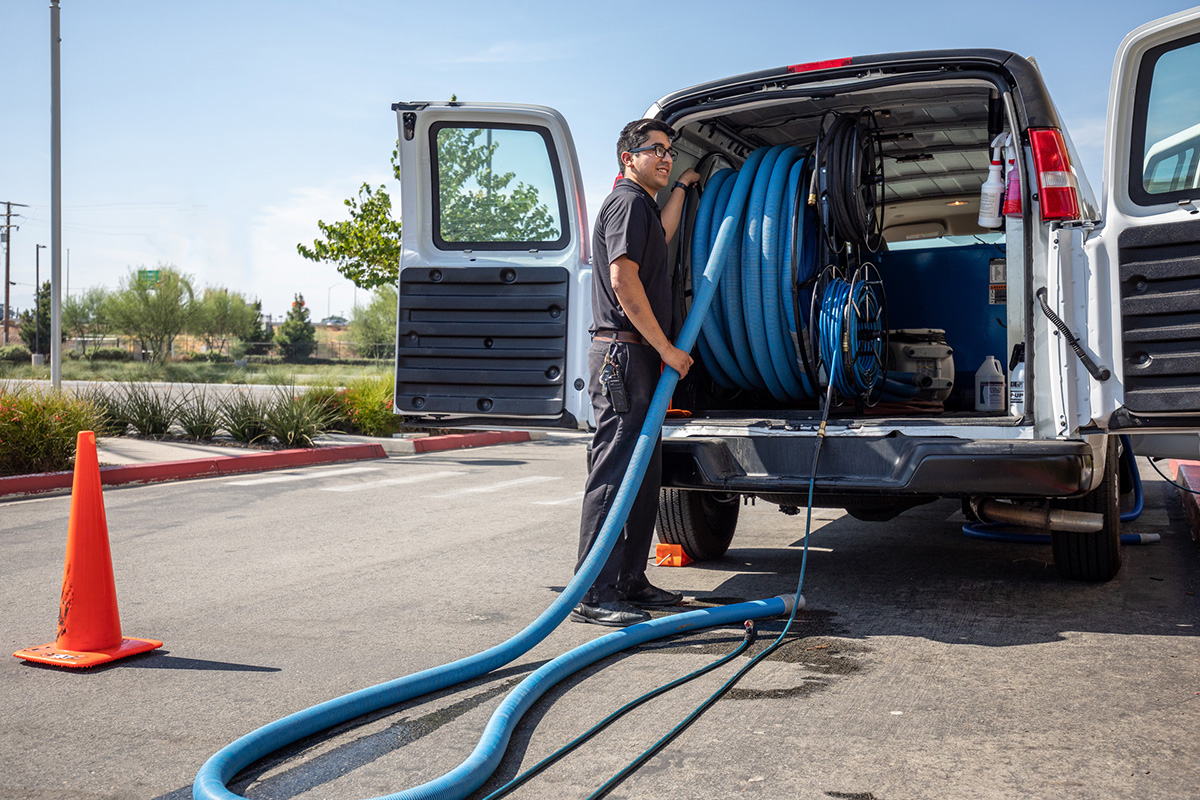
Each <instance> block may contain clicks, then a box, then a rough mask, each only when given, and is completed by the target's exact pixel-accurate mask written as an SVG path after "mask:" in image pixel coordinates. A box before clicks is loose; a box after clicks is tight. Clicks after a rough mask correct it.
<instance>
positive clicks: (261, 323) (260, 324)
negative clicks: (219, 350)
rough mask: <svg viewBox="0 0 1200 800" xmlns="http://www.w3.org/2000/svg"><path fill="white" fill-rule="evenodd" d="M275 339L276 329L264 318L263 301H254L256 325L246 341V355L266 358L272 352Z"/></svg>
mask: <svg viewBox="0 0 1200 800" xmlns="http://www.w3.org/2000/svg"><path fill="white" fill-rule="evenodd" d="M274 339H275V329H274V328H272V327H271V325H270V324H269V323H268V322H267V321H266V320H265V319H264V318H263V313H262V300H255V301H254V324H253V325H251V326H250V333H248V334H247V335H246V337H245V339H244V341H245V342H246V346H245V348H244V350H243V352H244V353H249V354H250V355H253V356H265V355H266V354H267V353H268V352H270V350H271V342H272V341H274Z"/></svg>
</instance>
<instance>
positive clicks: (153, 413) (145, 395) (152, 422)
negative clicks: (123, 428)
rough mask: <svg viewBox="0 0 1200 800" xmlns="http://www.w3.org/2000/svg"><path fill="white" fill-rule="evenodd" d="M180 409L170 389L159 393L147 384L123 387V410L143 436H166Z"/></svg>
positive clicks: (132, 384) (133, 384) (130, 384)
mask: <svg viewBox="0 0 1200 800" xmlns="http://www.w3.org/2000/svg"><path fill="white" fill-rule="evenodd" d="M177 407H178V403H177V402H176V400H175V398H174V396H173V392H172V390H171V389H170V388H167V389H164V390H162V391H159V390H157V389H155V388H154V387H152V386H150V385H149V384H146V383H126V384H124V385H123V386H122V387H121V410H122V413H123V414H124V416H125V417H126V418H127V419H128V420H129V422H130V424H131V425H133V427H135V428H137V430H138V433H140V434H142V435H143V436H152V437H159V436H165V435H166V433H167V431H168V430H169V429H170V427H171V424H172V423H173V422H174V421H175V413H176V410H177Z"/></svg>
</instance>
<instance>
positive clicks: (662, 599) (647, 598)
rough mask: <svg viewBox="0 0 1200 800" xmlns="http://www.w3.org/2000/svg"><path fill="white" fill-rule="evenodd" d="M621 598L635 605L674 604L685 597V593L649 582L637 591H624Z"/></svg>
mask: <svg viewBox="0 0 1200 800" xmlns="http://www.w3.org/2000/svg"><path fill="white" fill-rule="evenodd" d="M621 599H622V600H624V601H625V602H627V603H632V604H633V605H635V606H651V607H656V606H673V605H675V604H676V603H678V602H679V601H680V600H682V599H683V595H681V594H680V593H679V592H669V591H667V590H666V589H660V588H658V587H657V586H653V585H651V584H649V583H647V584H646V585H645V586H643V587H642V588H641V589H638V590H637V591H634V592H622V593H621Z"/></svg>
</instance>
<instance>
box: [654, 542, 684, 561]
mask: <svg viewBox="0 0 1200 800" xmlns="http://www.w3.org/2000/svg"><path fill="white" fill-rule="evenodd" d="M690 563H692V559H691V556H689V555H688V554H687V553H685V552H683V545H680V544H662V543H661V542H660V543H659V545H658V548H657V549H656V550H655V551H654V566H656V567H686V566H687V565H688V564H690Z"/></svg>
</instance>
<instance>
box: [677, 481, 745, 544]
mask: <svg viewBox="0 0 1200 800" xmlns="http://www.w3.org/2000/svg"><path fill="white" fill-rule="evenodd" d="M739 499H740V498H739V495H737V494H727V493H723V492H698V491H694V490H689V489H663V490H662V491H661V492H660V493H659V497H658V540H659V541H660V542H662V543H663V544H677V545H681V546H682V547H683V552H684V553H686V554H687V556H688V558H690V559H692V561H711V560H713V559H715V558H720V557H721V556H723V555H725V551H726V550H728V549H729V543H730V542H731V541H733V532H734V530H735V529H736V528H737V521H738V510H739V508H740V503H739V502H738V500H739Z"/></svg>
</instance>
